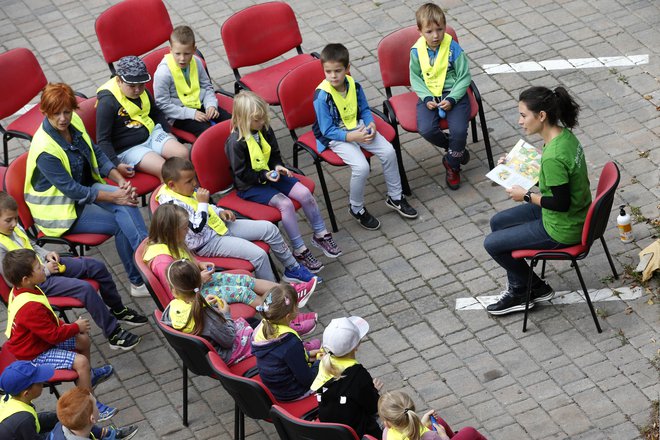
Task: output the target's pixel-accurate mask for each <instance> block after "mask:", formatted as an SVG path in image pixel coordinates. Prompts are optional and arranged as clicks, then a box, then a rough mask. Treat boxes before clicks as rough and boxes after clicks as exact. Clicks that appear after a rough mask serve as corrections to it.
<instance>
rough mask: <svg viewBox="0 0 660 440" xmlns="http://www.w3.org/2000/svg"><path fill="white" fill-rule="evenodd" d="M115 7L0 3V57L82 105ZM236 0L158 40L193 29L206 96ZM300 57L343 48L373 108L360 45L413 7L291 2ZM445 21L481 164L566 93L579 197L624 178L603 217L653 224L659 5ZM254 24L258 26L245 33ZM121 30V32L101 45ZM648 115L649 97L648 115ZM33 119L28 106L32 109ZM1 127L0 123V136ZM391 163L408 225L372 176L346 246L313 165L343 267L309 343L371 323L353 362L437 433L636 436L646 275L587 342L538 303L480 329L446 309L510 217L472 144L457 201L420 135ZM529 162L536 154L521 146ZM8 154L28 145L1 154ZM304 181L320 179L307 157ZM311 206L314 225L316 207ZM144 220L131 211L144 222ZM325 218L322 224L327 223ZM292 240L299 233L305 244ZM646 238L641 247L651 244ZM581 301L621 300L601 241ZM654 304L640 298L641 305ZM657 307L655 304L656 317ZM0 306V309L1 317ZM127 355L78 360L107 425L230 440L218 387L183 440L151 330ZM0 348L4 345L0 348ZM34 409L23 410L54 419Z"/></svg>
mask: <svg viewBox="0 0 660 440" xmlns="http://www.w3.org/2000/svg"><path fill="white" fill-rule="evenodd" d="M113 3H116V2H115V1H107V0H86V1H84V2H82V1H76V0H0V48H1V49H2V51H5V50H8V49H11V48H15V47H27V48H29V49H30V50H32V51H33V52H34V53H35V54H36V56H37V58H38V59H39V62H40V64H41V66H42V67H43V69H44V71H45V74H46V77H47V78H48V79H49V80H50V81H65V82H67V83H69V84H71V85H72V86H73V87H74V88H75V89H76V90H78V91H81V92H83V93H85V94H87V95H89V96H91V95H93V94H94V91H95V90H96V87H97V86H98V85H100V84H101V83H103V82H104V81H105V80H106V79H107V78H108V74H109V73H108V69H107V66H106V65H105V63H104V62H103V59H102V57H101V52H100V49H99V44H98V41H97V39H96V35H95V32H94V20H95V18H96V17H97V16H98V15H99V14H100V13H101V12H102V11H104V10H105V9H106V8H108V7H109V6H110V5H111V4H113ZM253 3H254V2H253V1H247V0H242V1H231V2H227V1H218V0H196V1H192V0H168V1H166V4H167V7H168V10H169V12H170V16H171V18H172V21H173V23H174V24H175V25H177V24H184V23H187V24H190V25H192V27H193V28H194V30H195V32H196V33H197V36H198V47H199V48H200V49H201V50H202V51H203V53H204V55H205V56H206V60H207V62H208V67H209V70H210V72H211V75H212V77H213V79H214V81H215V82H216V84H217V85H218V86H222V87H224V88H225V89H227V90H233V85H232V81H233V75H232V72H231V70H230V68H229V66H228V64H227V61H226V60H225V53H224V48H223V45H222V41H221V39H220V25H221V24H222V23H223V22H224V20H225V19H226V18H227V17H229V16H230V15H231V14H232V13H234V12H236V11H238V10H240V9H242V8H244V7H247V6H249V5H251V4H253ZM289 3H290V4H291V6H292V7H293V9H294V10H295V13H296V16H297V18H298V22H299V24H300V28H301V31H302V35H303V47H304V49H305V50H306V51H320V50H321V49H322V47H323V46H324V45H325V44H326V43H328V42H342V43H344V44H346V45H347V46H348V48H349V49H350V51H351V57H352V74H353V76H354V77H355V78H356V80H358V81H360V82H361V84H362V85H363V87H364V88H365V91H366V94H367V97H368V98H369V100H370V102H371V103H372V105H374V106H375V107H380V103H381V102H382V100H383V98H384V91H383V87H382V82H381V79H380V72H379V68H378V60H377V58H376V47H377V44H378V42H379V41H380V40H381V38H382V37H383V36H385V35H387V34H388V33H390V32H392V31H394V30H396V29H398V28H401V27H403V26H408V25H411V24H414V11H415V9H416V8H417V7H418V6H419V4H421V2H418V1H410V0H404V1H394V0H390V1H387V0H381V1H375V0H374V1H360V2H351V1H339V0H327V1H317V0H304V1H303V0H296V1H290V2H289ZM442 6H443V7H444V8H446V10H447V16H448V22H449V24H450V25H452V26H453V27H455V28H456V31H457V33H458V35H459V38H460V42H461V45H462V47H463V48H464V49H465V51H466V53H467V54H468V57H469V58H470V60H471V70H472V75H473V77H474V80H475V82H476V83H477V85H478V86H479V88H480V90H481V93H482V95H483V99H484V106H485V111H486V117H487V121H488V127H489V130H490V139H491V143H492V145H493V152H494V154H495V156H496V157H497V156H499V155H501V154H502V153H503V152H505V151H508V150H509V149H510V148H511V146H512V145H513V144H514V143H515V142H516V141H517V139H518V138H519V137H521V135H522V133H521V130H520V129H519V128H518V126H517V104H516V98H517V96H518V94H519V92H520V91H521V90H522V89H524V88H526V87H528V86H530V85H533V84H534V85H537V84H541V85H546V86H556V85H564V86H565V87H567V88H568V89H569V90H570V91H571V92H572V93H573V94H575V95H576V96H577V97H578V100H579V102H580V104H581V106H582V113H581V115H580V127H579V128H578V129H577V130H576V133H577V135H578V137H579V138H580V139H581V141H582V144H583V145H584V146H585V154H586V157H587V163H588V166H589V171H590V177H591V182H592V188H595V184H596V181H597V176H598V174H599V172H600V169H601V168H602V166H603V164H604V163H605V162H607V161H610V160H614V161H616V162H617V164H619V166H620V168H621V183H620V185H619V189H618V190H617V194H616V199H615V205H618V204H627V205H630V206H631V207H633V206H634V207H635V208H636V209H637V208H638V209H639V210H638V213H639V215H640V216H644V217H646V218H649V219H657V218H658V217H659V207H658V203H659V199H660V185H659V180H660V177H659V172H658V169H659V167H660V148H658V147H659V146H660V141H659V134H660V118H659V117H658V111H657V108H656V106H658V105H660V93H659V92H658V89H659V87H658V78H659V77H660V68H659V65H660V64H659V62H658V55H660V49H659V46H658V41H660V40H659V38H658V28H659V27H660V4H659V3H658V2H656V1H653V0H619V1H615V0H499V1H491V0H470V1H467V0H446V1H443V2H442ZM261 25H266V24H261V23H255V26H254V30H255V32H257V31H258V29H259V27H260V26H261ZM117 32H121V29H117ZM639 54H648V55H649V63H648V64H644V65H640V66H636V67H622V68H616V69H614V68H611V69H608V68H595V69H584V70H572V71H566V70H563V71H551V72H547V71H544V72H531V73H509V74H497V75H486V74H485V73H484V70H483V68H482V65H483V64H493V63H513V62H522V61H530V60H535V61H540V60H548V59H560V58H588V57H603V56H618V55H639ZM647 98H648V99H647ZM34 102H36V100H35V101H34ZM6 122H7V121H3V123H6ZM273 125H274V127H275V129H276V131H277V135H278V139H279V143H280V147H281V149H282V150H283V152H284V155H285V156H288V157H290V152H291V141H290V138H289V136H288V133H287V131H286V129H285V128H284V125H283V122H282V118H281V113H280V111H279V109H278V108H275V109H273ZM401 140H402V143H403V147H404V153H403V154H404V164H405V167H406V169H407V171H408V176H409V178H410V184H411V187H412V190H413V196H412V197H411V198H410V201H411V203H412V204H413V205H414V206H415V207H417V209H418V210H419V212H420V217H419V218H418V219H417V220H413V221H406V220H403V219H401V218H399V217H398V216H397V214H396V213H394V212H392V211H390V210H388V209H387V208H386V207H385V205H384V203H383V200H384V197H385V195H384V191H385V186H384V182H383V177H382V172H381V167H380V164H378V161H374V163H373V170H372V174H371V178H370V180H369V184H368V186H367V192H366V198H367V202H368V207H369V209H370V211H371V212H372V213H373V214H375V215H377V216H379V217H380V219H381V221H382V224H383V227H382V228H381V229H380V230H379V231H376V232H369V231H365V230H363V229H361V228H360V227H359V226H358V225H357V224H356V222H355V221H353V220H352V219H351V218H350V217H349V216H348V214H347V212H346V207H347V183H348V177H349V173H348V170H347V169H332V170H331V169H329V168H328V167H325V171H326V173H325V175H326V179H328V184H329V188H330V190H331V197H332V202H333V204H334V207H335V212H336V213H337V218H338V221H339V223H340V231H339V232H338V233H337V234H336V238H337V241H338V242H339V244H340V245H341V247H342V248H343V250H344V255H343V256H342V257H341V258H339V259H337V260H334V261H327V260H326V261H325V263H326V269H324V271H323V273H322V275H323V277H324V279H325V283H324V285H323V287H322V288H321V289H320V290H319V292H318V293H317V294H316V295H315V296H314V298H313V299H312V301H310V305H309V308H310V309H311V310H313V311H316V312H318V313H319V315H320V321H321V324H322V325H320V326H319V327H318V328H317V330H316V331H315V333H314V336H320V335H321V334H322V329H323V327H324V325H326V324H327V323H328V322H329V321H330V320H331V319H332V318H334V317H338V316H342V315H349V314H357V315H361V316H363V317H365V318H366V319H367V320H368V321H369V323H370V324H371V332H370V334H369V336H368V338H367V340H366V341H365V342H364V343H363V344H362V345H361V347H360V350H359V359H360V361H361V362H362V363H364V364H365V366H366V367H367V368H368V369H369V370H370V372H371V374H372V375H373V376H374V377H380V378H381V379H383V380H384V382H385V383H386V384H387V386H386V387H387V389H390V390H393V389H405V390H406V391H407V392H409V393H410V394H411V395H412V396H413V397H414V399H415V401H416V402H417V405H418V408H422V409H423V408H428V407H433V408H436V409H438V410H439V411H440V413H441V414H442V416H443V417H444V418H445V419H446V420H447V421H448V422H449V423H450V424H451V425H452V426H453V427H461V426H466V425H472V426H474V427H476V428H478V429H479V430H480V431H481V432H483V433H484V434H485V435H486V436H487V437H488V438H493V439H562V438H574V439H605V438H611V439H635V438H640V433H639V429H640V427H643V426H645V425H646V424H647V423H648V418H649V414H650V409H651V404H652V401H654V400H655V401H657V400H658V399H660V384H659V381H658V379H659V369H660V351H659V349H660V345H659V342H658V341H659V340H660V339H659V338H660V335H659V334H658V333H659V331H658V330H659V328H660V313H659V309H658V305H657V302H658V287H657V286H658V283H657V278H656V279H655V281H654V282H651V283H650V284H649V285H648V288H647V289H646V290H645V293H644V296H643V297H641V298H640V299H637V300H633V301H615V302H608V303H597V304H596V307H597V308H598V314H599V316H600V322H601V325H602V326H603V333H602V334H598V333H597V332H596V330H595V328H594V325H593V322H592V321H591V317H590V315H589V313H588V310H587V306H586V304H584V303H581V304H572V305H561V306H559V305H542V306H538V307H536V308H535V310H533V312H532V313H531V315H530V320H531V321H530V325H529V331H528V332H527V333H522V331H521V327H522V323H521V320H522V316H520V315H519V314H514V315H509V316H504V317H500V318H492V317H489V316H488V315H487V314H486V313H485V312H484V311H462V312H456V311H455V300H456V299H457V298H462V297H470V296H477V295H484V294H491V295H492V294H496V293H497V292H499V291H500V290H501V289H502V287H503V284H504V282H505V281H504V273H503V271H502V270H501V269H499V267H497V265H496V264H495V263H494V262H493V261H492V260H491V259H490V258H489V256H488V255H487V253H486V252H485V251H484V249H483V246H482V243H483V238H484V236H485V234H487V233H488V232H489V226H488V220H489V218H490V217H491V216H492V215H493V214H494V213H495V212H497V211H500V210H502V209H505V208H507V207H510V206H512V202H510V201H509V200H508V199H507V197H506V194H505V193H504V191H503V190H502V188H500V187H497V186H493V185H492V184H491V183H490V181H489V180H488V179H486V178H485V177H484V174H485V173H486V171H487V162H486V155H485V152H484V144H483V141H482V140H481V139H480V140H479V142H476V143H472V142H470V143H469V148H470V150H471V152H472V158H473V159H472V160H471V162H470V163H469V164H468V165H467V166H466V167H465V172H464V173H463V177H464V183H463V185H462V187H461V188H460V190H458V191H449V190H447V188H446V185H445V183H444V172H443V170H442V166H441V155H440V154H439V152H438V151H437V150H436V149H435V148H434V147H431V146H430V145H429V144H427V143H426V142H425V141H423V140H422V139H421V138H420V137H419V136H418V135H417V134H410V133H404V134H402V135H401ZM530 140H531V141H532V142H535V143H536V144H537V145H540V142H539V141H540V139H539V138H533V139H530ZM10 147H11V156H12V157H15V156H17V155H18V154H20V153H22V152H23V151H25V149H26V148H27V144H26V143H24V142H20V141H16V140H13V141H12V142H11V143H10ZM301 164H302V169H303V170H304V171H305V173H306V174H307V175H309V176H311V177H312V178H315V179H316V178H317V177H318V176H317V175H316V172H315V168H314V166H313V164H312V162H311V160H310V159H309V158H308V157H305V156H303V157H302V162H301ZM319 204H320V205H321V206H322V207H323V208H324V205H323V203H322V198H320V197H319ZM144 215H145V218H147V212H146V210H144ZM615 217H616V212H615V211H613V212H612V214H611V215H610V223H609V228H608V230H607V232H606V239H607V242H608V245H609V247H610V250H611V252H612V254H613V256H614V259H615V262H616V266H617V269H618V271H619V272H620V273H622V272H624V271H628V269H629V268H630V266H631V265H632V266H634V265H636V263H637V254H638V252H639V251H640V249H643V248H644V247H646V246H647V245H649V244H650V243H652V242H653V240H655V239H656V236H657V234H658V231H657V229H655V230H654V229H653V228H652V227H651V226H650V225H648V224H646V223H644V222H641V223H637V224H635V225H634V232H635V236H636V241H635V242H634V243H631V244H623V243H621V242H619V241H618V238H617V233H616V227H615ZM326 218H327V217H326ZM305 231H306V232H309V229H308V228H307V229H306V230H305ZM654 234H655V235H654ZM90 255H93V256H95V257H99V258H103V259H104V260H105V261H106V262H107V263H108V265H109V266H110V267H111V268H112V269H113V271H114V273H115V275H116V280H117V282H118V283H120V284H121V286H122V288H123V292H124V293H123V294H124V298H125V300H126V301H127V303H129V304H130V305H131V306H133V307H136V308H138V309H140V310H142V311H143V312H144V313H147V314H151V313H152V312H153V309H154V304H153V302H152V301H151V299H149V298H147V299H138V300H136V299H132V298H130V297H129V296H128V293H127V290H126V287H128V282H127V279H126V276H125V274H124V273H123V270H122V268H121V264H120V261H119V259H118V257H117V255H116V252H115V250H114V245H112V244H105V245H103V246H101V247H100V248H99V249H96V250H93V251H91V252H90ZM582 267H583V273H584V276H585V278H586V282H587V285H588V286H589V287H590V288H601V287H603V286H605V285H609V286H611V287H618V286H630V285H632V284H634V280H633V279H631V278H630V277H624V278H622V279H621V280H619V281H615V280H612V279H611V277H610V275H611V273H610V272H609V268H608V266H607V262H606V259H605V256H604V253H603V251H602V248H601V246H600V245H599V244H596V245H595V246H594V249H593V251H592V254H591V255H590V256H589V258H588V259H587V260H586V261H584V262H583V264H582ZM547 279H548V281H549V282H550V283H551V284H552V285H553V286H554V287H555V289H556V290H576V289H578V288H579V284H578V281H577V279H576V277H575V274H574V272H573V271H572V269H571V268H570V267H569V266H568V265H567V264H550V265H549V268H548V273H547ZM654 294H655V296H653V295H654ZM654 301H655V304H653V302H654ZM0 308H1V307H0ZM0 325H2V326H4V321H3V322H2V323H0ZM137 333H139V334H140V335H142V336H143V340H142V343H141V344H140V345H139V346H138V347H137V349H136V350H134V351H132V352H128V353H123V352H122V353H117V352H113V351H110V350H109V348H108V345H107V344H106V343H105V342H104V341H103V337H102V335H101V334H100V333H99V331H98V329H95V331H94V341H95V342H94V349H93V353H92V356H93V357H92V362H93V364H94V365H95V366H96V365H101V364H102V363H112V364H113V365H114V366H115V368H116V371H117V374H116V375H115V377H114V378H113V379H111V380H109V381H107V382H106V383H105V384H103V385H101V386H99V388H98V390H97V393H98V396H99V398H100V399H101V400H102V401H103V402H105V403H106V404H109V405H114V406H117V407H119V409H120V412H119V414H118V415H117V416H116V417H115V418H114V419H113V421H114V422H115V423H118V424H126V423H138V424H139V425H140V436H139V438H143V439H156V438H163V439H189V438H196V439H210V438H213V439H230V438H232V436H233V409H234V405H233V402H232V401H231V399H230V397H229V396H228V395H227V394H226V393H225V392H224V390H223V389H222V387H221V386H220V385H219V384H218V382H216V381H214V380H212V379H209V378H203V377H193V378H192V379H191V381H190V427H189V428H185V427H183V426H182V424H181V419H180V417H181V405H182V397H181V389H182V388H181V387H182V384H181V370H180V362H179V361H178V359H177V357H176V354H175V353H174V352H173V351H172V350H171V349H170V348H169V347H168V346H167V344H166V342H165V341H164V339H163V338H162V336H161V335H160V334H159V332H158V330H157V329H156V327H155V325H154V324H153V323H150V325H147V326H144V327H142V328H139V329H138V330H137ZM0 338H2V337H1V336H0ZM54 405H55V399H54V398H53V397H50V396H47V395H44V396H43V397H41V398H40V399H39V400H38V401H37V406H38V407H39V408H47V409H52V408H54ZM246 429H247V434H248V438H250V439H266V438H276V437H277V435H276V433H275V431H274V429H273V427H272V425H269V424H267V423H261V422H259V423H257V422H254V421H251V420H248V421H247V422H246Z"/></svg>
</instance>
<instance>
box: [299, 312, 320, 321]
mask: <svg viewBox="0 0 660 440" xmlns="http://www.w3.org/2000/svg"><path fill="white" fill-rule="evenodd" d="M296 318H297V319H298V320H299V321H314V322H318V320H319V314H318V313H315V312H309V313H298V315H296Z"/></svg>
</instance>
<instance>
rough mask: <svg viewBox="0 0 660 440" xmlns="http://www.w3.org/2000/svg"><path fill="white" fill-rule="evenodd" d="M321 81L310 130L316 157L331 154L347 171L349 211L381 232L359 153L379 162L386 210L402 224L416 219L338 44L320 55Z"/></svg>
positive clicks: (390, 150)
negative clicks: (366, 193)
mask: <svg viewBox="0 0 660 440" xmlns="http://www.w3.org/2000/svg"><path fill="white" fill-rule="evenodd" d="M321 63H322V64H323V71H324V72H325V80H324V81H323V82H321V84H319V86H318V87H317V89H316V91H315V92H314V110H315V111H316V122H315V123H314V126H313V127H312V129H313V130H314V136H315V137H316V145H317V148H318V150H319V151H323V150H325V149H326V148H330V149H332V151H333V152H335V153H336V154H337V155H338V156H339V157H341V159H342V160H343V161H344V162H345V163H346V165H348V166H350V167H351V183H350V191H349V199H350V206H349V208H348V211H349V212H350V214H351V215H352V216H353V217H354V218H355V219H356V220H357V221H358V222H359V223H360V225H361V226H362V227H363V228H365V229H369V230H372V231H373V230H376V229H378V228H380V221H379V220H378V219H377V218H376V217H374V216H373V215H371V214H370V213H369V211H367V209H366V208H365V206H364V187H365V185H366V184H367V178H368V177H369V170H370V167H369V162H367V159H366V158H365V156H364V154H363V153H362V151H361V148H362V149H364V150H367V151H369V152H371V153H373V154H374V155H376V156H377V157H378V159H380V161H381V162H382V164H383V176H384V177H385V184H386V185H387V200H386V201H385V204H386V206H387V207H388V208H391V209H394V210H395V211H397V212H398V213H399V215H401V216H402V217H406V218H415V217H417V211H416V210H415V209H414V208H413V207H412V206H410V205H409V204H408V201H407V200H406V199H405V197H404V196H403V192H402V190H401V177H400V176H399V168H398V163H397V160H396V153H395V152H394V147H392V144H390V143H389V142H388V141H387V139H385V138H384V137H383V136H382V135H381V134H380V133H378V131H376V123H375V122H374V118H373V116H372V114H371V110H369V104H368V103H367V98H366V97H365V95H364V91H363V90H362V87H361V86H360V84H358V83H357V82H356V81H355V80H354V79H353V78H351V77H350V76H349V75H347V73H348V68H349V66H350V64H349V55H348V49H346V47H345V46H344V45H342V44H328V45H327V46H325V48H323V51H322V52H321Z"/></svg>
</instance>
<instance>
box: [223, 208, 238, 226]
mask: <svg viewBox="0 0 660 440" xmlns="http://www.w3.org/2000/svg"><path fill="white" fill-rule="evenodd" d="M220 218H221V219H222V221H224V222H230V223H232V222H235V221H236V215H235V214H234V211H231V210H229V209H225V210H224V211H220Z"/></svg>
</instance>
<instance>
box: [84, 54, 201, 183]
mask: <svg viewBox="0 0 660 440" xmlns="http://www.w3.org/2000/svg"><path fill="white" fill-rule="evenodd" d="M116 70H117V76H114V77H112V78H110V79H109V80H108V81H107V82H106V83H105V84H103V85H102V86H101V87H99V88H98V90H97V91H96V97H97V98H98V102H97V107H96V140H97V143H98V145H99V147H101V149H102V150H103V152H104V153H105V154H106V155H107V156H108V159H110V160H111V161H112V162H113V163H114V165H115V166H116V167H117V169H118V170H119V172H120V173H121V174H122V175H123V176H124V177H126V178H129V177H133V175H134V173H135V171H134V170H135V169H137V170H138V171H143V172H145V173H148V174H151V175H154V176H156V177H159V178H160V169H161V167H162V166H163V162H165V159H167V158H168V157H188V148H186V147H185V146H184V145H182V144H181V143H179V141H177V140H176V138H175V137H174V136H172V135H171V134H169V130H170V127H169V124H168V122H167V118H166V117H165V115H164V114H163V112H161V111H160V110H159V109H158V108H157V107H156V102H155V101H154V99H153V97H152V96H151V94H150V93H149V91H148V90H146V88H145V84H146V83H148V82H149V81H151V75H149V72H148V71H147V66H146V65H145V64H144V62H143V61H142V60H141V59H140V58H138V57H136V56H127V57H123V58H122V59H120V60H119V61H118V62H117V69H116Z"/></svg>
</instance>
